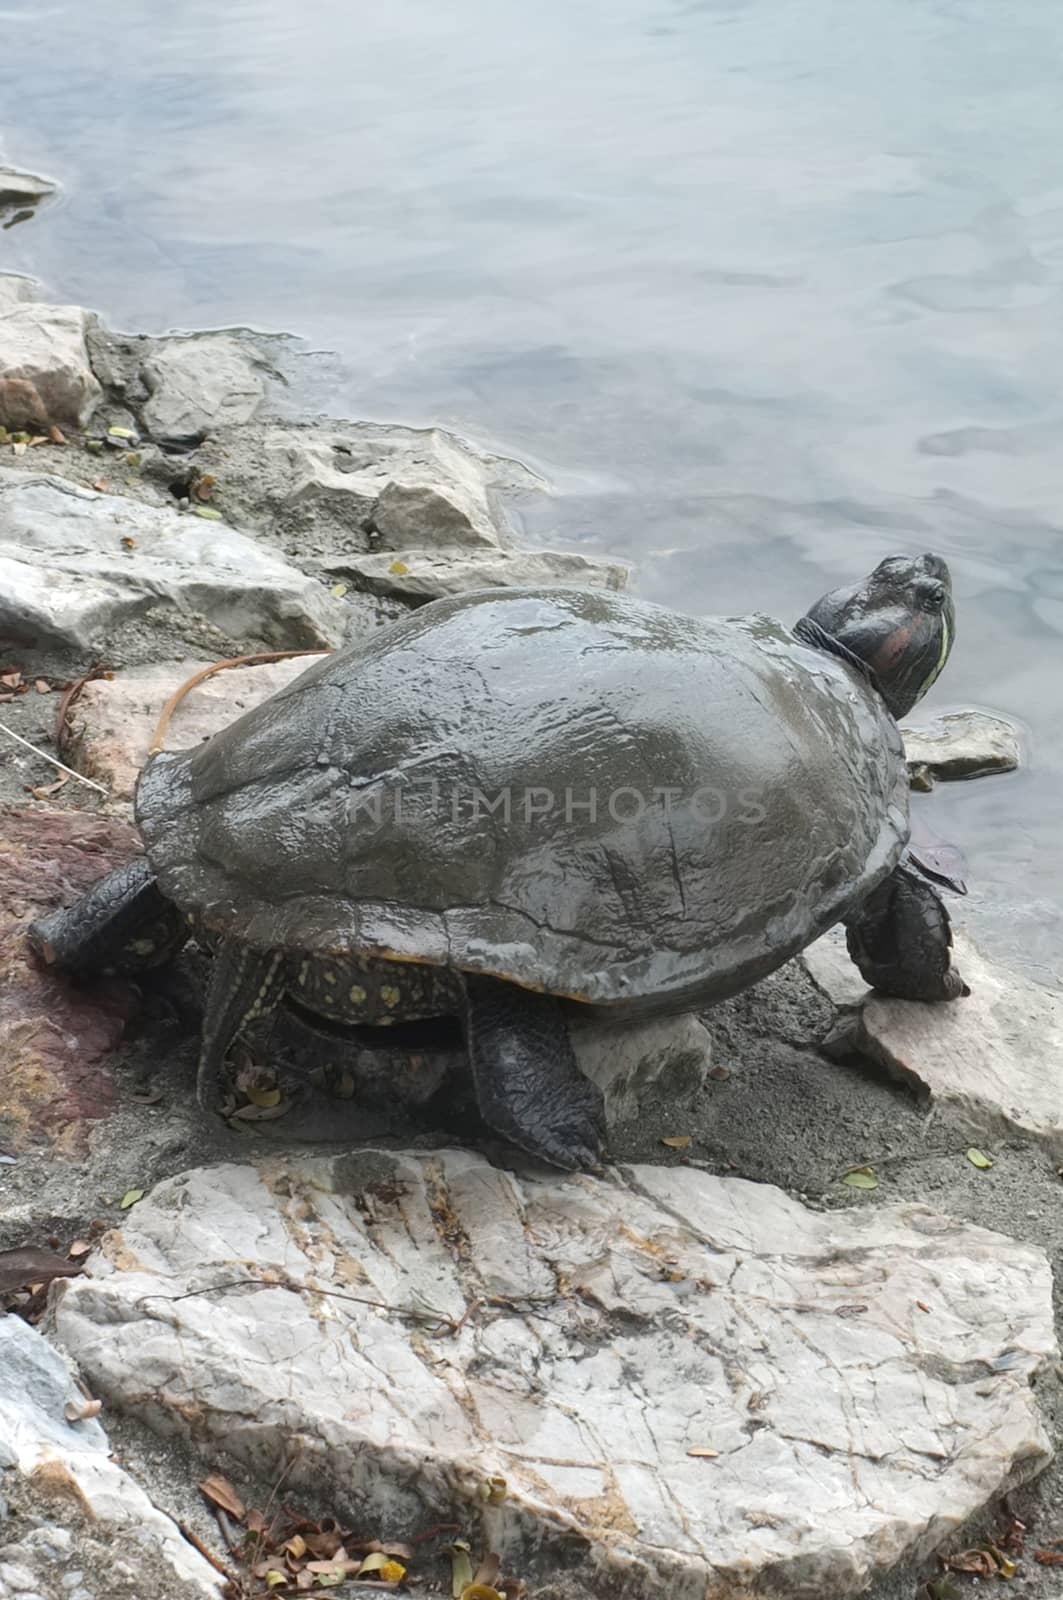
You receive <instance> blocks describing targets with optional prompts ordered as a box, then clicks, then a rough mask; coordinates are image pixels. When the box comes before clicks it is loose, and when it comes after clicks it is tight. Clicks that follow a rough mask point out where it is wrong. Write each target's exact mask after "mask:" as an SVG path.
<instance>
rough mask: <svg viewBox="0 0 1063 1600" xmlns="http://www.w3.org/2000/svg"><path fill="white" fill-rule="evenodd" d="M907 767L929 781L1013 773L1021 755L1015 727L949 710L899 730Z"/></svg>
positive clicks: (983, 714)
mask: <svg viewBox="0 0 1063 1600" xmlns="http://www.w3.org/2000/svg"><path fill="white" fill-rule="evenodd" d="M901 733H902V734H903V736H904V750H905V755H906V756H907V758H908V765H909V767H912V768H917V769H918V768H926V770H927V771H928V772H929V774H930V777H931V778H938V779H941V780H942V781H948V780H949V779H952V778H980V777H984V776H986V775H988V774H989V773H993V772H1013V771H1014V770H1015V768H1016V767H1017V766H1018V765H1019V761H1020V758H1021V755H1022V738H1021V735H1020V733H1019V730H1018V728H1016V727H1015V726H1014V724H1013V723H1010V722H1007V721H1005V719H1004V718H1003V717H992V716H990V715H989V714H988V713H987V712H985V711H949V712H946V713H945V715H944V716H940V717H935V718H934V720H933V721H932V722H927V723H925V724H923V725H922V726H919V727H914V726H909V725H908V724H905V726H904V727H902V728H901Z"/></svg>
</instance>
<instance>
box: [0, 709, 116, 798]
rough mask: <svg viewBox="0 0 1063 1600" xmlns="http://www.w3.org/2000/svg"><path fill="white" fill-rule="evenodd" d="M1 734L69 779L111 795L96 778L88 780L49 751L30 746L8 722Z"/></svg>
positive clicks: (0, 727)
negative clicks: (56, 768) (57, 769)
mask: <svg viewBox="0 0 1063 1600" xmlns="http://www.w3.org/2000/svg"><path fill="white" fill-rule="evenodd" d="M0 733H6V734H7V736H8V738H9V739H14V741H15V743H16V744H22V745H25V747H26V749H27V750H32V751H33V754H34V755H35V756H40V758H41V760H42V761H48V762H50V763H51V765H52V766H53V767H58V768H59V771H60V772H65V773H66V775H67V777H68V778H76V779H77V781H78V782H79V783H84V784H87V785H88V787H89V788H90V789H97V790H98V791H99V793H100V794H102V795H109V794H110V790H109V789H105V788H104V786H103V784H102V783H97V782H96V780H95V778H86V777H85V775H84V773H81V772H75V771H74V769H73V767H67V766H64V765H63V763H62V762H61V761H57V760H56V759H55V757H54V756H50V755H49V754H48V752H47V750H39V749H38V748H37V746H36V745H35V744H30V742H29V740H28V739H24V738H23V737H22V735H21V733H16V732H15V730H14V728H9V727H8V725H7V723H6V722H0Z"/></svg>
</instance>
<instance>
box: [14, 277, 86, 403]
mask: <svg viewBox="0 0 1063 1600" xmlns="http://www.w3.org/2000/svg"><path fill="white" fill-rule="evenodd" d="M88 320H89V318H88V313H87V312H85V311H83V310H82V309H81V307H80V306H50V305H38V304H36V303H35V302H33V301H26V300H21V299H19V300H16V299H10V300H8V299H6V298H5V299H4V300H2V301H0V423H3V424H4V425H5V426H11V427H22V426H23V424H24V423H27V422H38V421H39V422H41V423H43V422H45V421H47V422H54V423H58V425H59V426H60V427H72V428H82V427H84V426H85V424H86V423H87V422H88V420H89V418H90V417H91V416H92V413H93V411H94V410H95V408H96V405H97V403H98V401H99V399H100V394H101V390H100V386H99V384H98V383H97V382H96V379H95V377H94V376H93V372H92V368H91V367H90V365H89V358H88V351H87V350H86V348H85V330H86V327H87V326H88ZM26 386H29V387H30V388H31V389H32V391H33V392H34V393H35V395H36V397H37V400H38V402H39V406H40V416H39V417H38V416H31V415H28V414H27V410H26V405H27V401H26V394H25V390H26Z"/></svg>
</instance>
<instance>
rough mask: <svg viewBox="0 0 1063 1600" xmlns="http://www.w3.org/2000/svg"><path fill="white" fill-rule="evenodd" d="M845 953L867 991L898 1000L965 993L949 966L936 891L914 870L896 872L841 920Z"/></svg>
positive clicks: (945, 923)
mask: <svg viewBox="0 0 1063 1600" xmlns="http://www.w3.org/2000/svg"><path fill="white" fill-rule="evenodd" d="M845 928H846V942H847V944H848V947H849V954H850V956H851V957H852V959H853V960H854V961H855V963H856V965H857V966H858V967H859V968H860V971H861V973H862V974H863V976H864V977H865V978H866V979H867V982H868V983H869V984H870V985H871V987H872V988H873V989H878V990H879V991H880V992H881V993H882V994H890V995H896V996H897V997H898V998H899V999H902V1000H957V999H959V998H960V996H961V995H966V994H970V992H971V991H970V990H969V989H968V987H967V985H966V984H965V983H964V981H963V979H962V978H961V977H960V974H959V973H958V972H957V970H956V968H955V967H954V966H953V964H952V928H951V925H950V921H949V914H948V911H947V910H946V909H945V906H944V904H943V902H942V900H941V897H940V896H939V895H938V894H937V892H936V890H935V889H933V888H932V887H931V885H930V884H929V883H928V882H927V881H926V879H925V878H923V877H922V876H921V875H920V874H919V873H918V872H917V871H915V870H914V868H912V867H909V866H905V865H903V864H902V865H901V866H899V867H896V868H895V869H894V871H893V872H892V873H891V874H890V876H889V877H888V878H887V879H886V881H885V883H882V884H880V885H879V887H878V888H877V889H876V890H875V891H874V892H873V893H872V894H870V895H869V896H868V898H867V899H866V900H865V901H864V902H863V904H862V905H860V906H859V907H858V908H857V910H856V911H854V912H853V914H852V916H850V917H847V918H846V919H845Z"/></svg>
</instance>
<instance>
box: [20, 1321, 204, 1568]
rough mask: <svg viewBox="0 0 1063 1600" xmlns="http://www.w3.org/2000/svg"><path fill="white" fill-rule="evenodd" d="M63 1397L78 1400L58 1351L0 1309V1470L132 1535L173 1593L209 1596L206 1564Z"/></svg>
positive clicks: (47, 1498)
mask: <svg viewBox="0 0 1063 1600" xmlns="http://www.w3.org/2000/svg"><path fill="white" fill-rule="evenodd" d="M68 1403H71V1404H74V1405H77V1406H83V1405H84V1404H85V1397H84V1395H83V1394H81V1393H80V1391H79V1390H78V1389H77V1387H76V1385H75V1383H74V1380H73V1378H72V1376H71V1373H70V1371H69V1369H68V1368H67V1366H66V1364H65V1362H64V1361H63V1359H62V1357H61V1356H60V1355H59V1353H58V1351H56V1350H53V1348H52V1347H51V1345H49V1344H48V1343H47V1342H46V1341H45V1340H44V1339H43V1338H42V1337H41V1335H40V1334H39V1333H38V1332H37V1331H36V1330H35V1329H33V1328H31V1327H30V1326H29V1325H28V1324H27V1323H25V1322H23V1321H22V1319H21V1318H20V1317H15V1316H7V1317H0V1471H2V1470H3V1469H5V1468H6V1469H12V1468H13V1469H14V1470H15V1471H16V1472H17V1473H19V1474H20V1475H21V1476H22V1477H24V1478H25V1479H26V1480H27V1482H28V1484H29V1486H30V1487H31V1488H32V1489H33V1490H35V1491H36V1494H37V1495H39V1496H40V1499H41V1502H42V1504H44V1503H52V1502H59V1503H65V1504H67V1505H68V1506H70V1507H71V1508H72V1509H74V1510H76V1511H77V1512H80V1513H81V1514H82V1515H84V1516H86V1517H88V1518H89V1520H90V1521H91V1522H95V1523H97V1524H99V1525H100V1526H101V1527H103V1528H106V1529H107V1530H109V1531H110V1532H111V1533H112V1534H113V1536H114V1537H115V1539H117V1540H121V1539H122V1538H129V1537H130V1536H131V1535H132V1536H134V1537H135V1540H136V1543H137V1545H139V1546H140V1547H141V1548H143V1547H144V1546H145V1545H146V1546H147V1547H148V1549H149V1550H150V1551H151V1553H152V1555H153V1557H154V1562H155V1563H157V1564H158V1565H159V1567H160V1569H161V1572H162V1573H169V1574H170V1576H171V1579H172V1581H173V1583H174V1585H175V1590H174V1592H175V1593H176V1592H178V1589H179V1592H180V1593H181V1594H188V1595H194V1596H200V1597H203V1600H217V1596H218V1593H219V1586H220V1584H221V1579H220V1577H219V1575H218V1574H217V1573H216V1572H215V1571H214V1569H213V1567H211V1566H210V1564H209V1563H208V1562H207V1561H205V1560H204V1559H203V1557H202V1556H201V1555H199V1553H198V1552H197V1551H196V1550H194V1549H193V1548H192V1546H191V1545H190V1544H189V1543H188V1542H187V1541H186V1540H185V1539H184V1538H182V1536H181V1534H180V1532H179V1531H178V1528H177V1526H176V1524H175V1523H174V1522H172V1521H171V1520H170V1518H169V1517H167V1516H165V1515H164V1514H163V1513H162V1512H161V1511H159V1510H157V1509H156V1507H155V1506H154V1505H152V1503H151V1501H150V1500H149V1499H148V1497H147V1495H146V1494H145V1493H144V1491H143V1489H141V1488H140V1487H139V1485H138V1484H136V1483H134V1481H133V1479H132V1478H130V1477H129V1475H128V1474H127V1473H125V1472H123V1471H122V1469H121V1467H119V1466H118V1465H117V1464H116V1463H115V1462H114V1461H112V1460H111V1459H110V1448H111V1447H110V1444H109V1443H108V1440H107V1435H106V1434H105V1433H104V1431H103V1428H102V1427H101V1426H100V1424H99V1422H98V1421H96V1420H95V1419H89V1420H87V1421H84V1422H75V1423H71V1422H68V1421H67V1420H66V1417H65V1414H64V1413H65V1407H66V1405H67V1404H68ZM12 1586H14V1585H12Z"/></svg>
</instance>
